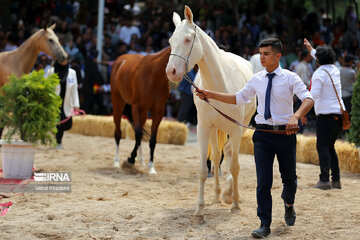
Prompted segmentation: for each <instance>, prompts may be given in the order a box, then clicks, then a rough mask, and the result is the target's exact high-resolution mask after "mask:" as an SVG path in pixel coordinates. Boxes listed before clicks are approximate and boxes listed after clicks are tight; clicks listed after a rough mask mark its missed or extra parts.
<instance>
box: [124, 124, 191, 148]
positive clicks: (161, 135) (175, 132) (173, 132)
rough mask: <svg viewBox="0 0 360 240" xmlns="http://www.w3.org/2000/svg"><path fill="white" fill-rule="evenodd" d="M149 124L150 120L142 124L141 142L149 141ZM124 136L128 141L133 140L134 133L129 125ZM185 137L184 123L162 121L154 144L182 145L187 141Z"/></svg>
mask: <svg viewBox="0 0 360 240" xmlns="http://www.w3.org/2000/svg"><path fill="white" fill-rule="evenodd" d="M151 123H152V120H151V119H148V120H146V122H145V124H144V129H145V131H146V132H144V134H143V138H142V140H143V141H149V140H150V134H151ZM126 136H128V138H130V139H133V140H134V139H135V133H134V130H133V129H132V127H131V126H130V124H129V126H128V127H127V131H126ZM187 136H188V128H187V126H186V125H185V124H184V123H180V122H176V121H167V120H162V121H161V123H160V125H159V128H158V132H157V136H156V142H158V143H167V144H176V145H184V144H185V142H186V140H187Z"/></svg>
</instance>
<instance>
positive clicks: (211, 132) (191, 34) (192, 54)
mask: <svg viewBox="0 0 360 240" xmlns="http://www.w3.org/2000/svg"><path fill="white" fill-rule="evenodd" d="M184 15H185V19H184V20H183V21H181V19H180V16H179V15H178V14H177V13H174V14H173V22H174V24H175V27H176V28H175V31H174V33H173V35H172V37H171V38H170V40H169V42H170V45H171V55H170V58H169V62H168V64H167V67H166V73H167V76H168V78H169V80H171V81H173V82H179V81H180V80H181V79H182V77H183V75H184V74H185V73H186V71H187V70H188V69H191V68H192V67H193V66H194V65H195V64H197V65H198V66H199V69H200V71H199V74H198V77H197V80H196V84H198V86H199V87H200V88H204V89H208V90H215V91H218V92H224V93H235V92H237V91H238V90H240V89H242V88H243V87H244V85H245V84H246V82H247V81H248V80H249V79H250V78H251V77H252V75H253V72H252V67H251V64H250V63H249V61H247V60H245V59H243V58H241V57H239V56H237V55H235V54H232V53H229V52H224V51H223V50H221V49H219V48H218V47H217V45H216V44H215V42H214V41H213V40H212V39H211V38H210V37H209V36H208V35H207V34H206V33H205V32H204V31H202V30H201V29H200V28H199V27H198V26H197V25H196V24H195V23H194V22H193V14H192V12H191V9H190V8H189V7H187V6H185V10H184ZM187 68H188V69H187ZM194 101H195V105H196V108H197V117H198V125H197V137H198V142H199V146H200V154H201V155H200V169H199V172H198V178H199V196H198V202H197V208H196V211H195V213H194V216H195V218H197V221H199V222H202V221H203V218H204V213H203V210H204V206H205V201H204V184H205V180H206V178H207V167H206V157H207V150H208V144H209V143H210V144H211V159H212V160H213V161H214V175H215V196H214V200H213V202H214V203H218V202H220V192H221V189H220V182H219V159H220V151H219V149H218V144H217V142H218V139H217V129H220V130H222V131H224V132H226V133H227V134H229V139H228V140H227V141H226V143H225V157H226V159H227V161H228V162H227V166H228V170H229V171H228V174H229V176H228V178H227V180H228V182H229V186H228V188H227V189H226V190H225V192H224V193H223V200H224V202H226V203H228V204H230V203H232V206H231V211H232V212H233V211H235V210H238V209H239V192H238V174H239V162H238V153H239V148H240V141H241V137H242V135H243V133H244V129H243V128H242V127H239V126H237V125H235V124H234V123H232V122H230V121H228V120H226V119H225V118H224V117H223V116H221V115H220V114H219V113H218V112H216V111H215V110H214V109H213V108H212V107H211V106H210V105H209V104H207V103H206V102H205V101H202V100H200V99H199V98H198V97H196V96H195V95H194ZM211 103H212V104H213V105H214V106H215V107H217V108H218V109H220V110H221V111H223V112H224V113H225V114H227V115H228V116H230V117H232V118H234V119H236V120H238V121H240V122H242V123H245V124H248V123H249V122H250V119H251V117H252V115H253V114H254V112H255V108H256V99H255V98H254V99H253V100H252V101H251V102H249V103H248V104H246V105H230V104H225V103H221V102H219V101H216V100H213V99H212V100H211Z"/></svg>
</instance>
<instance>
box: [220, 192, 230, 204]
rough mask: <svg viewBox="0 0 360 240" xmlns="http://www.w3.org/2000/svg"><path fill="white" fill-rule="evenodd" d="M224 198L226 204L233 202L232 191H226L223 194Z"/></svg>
mask: <svg viewBox="0 0 360 240" xmlns="http://www.w3.org/2000/svg"><path fill="white" fill-rule="evenodd" d="M222 199H223V201H224V202H225V203H226V204H232V202H233V201H232V193H229V192H227V191H225V192H224V193H223V195H222Z"/></svg>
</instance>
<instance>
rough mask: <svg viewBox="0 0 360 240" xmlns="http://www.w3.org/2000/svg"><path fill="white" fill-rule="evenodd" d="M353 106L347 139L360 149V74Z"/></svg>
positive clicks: (353, 97) (352, 100) (354, 93)
mask: <svg viewBox="0 0 360 240" xmlns="http://www.w3.org/2000/svg"><path fill="white" fill-rule="evenodd" d="M351 105H352V107H351V128H350V130H349V133H348V134H347V135H346V139H347V140H348V141H349V142H352V143H355V145H356V146H357V147H360V74H359V75H358V77H357V81H356V82H355V83H354V90H353V96H352V99H351Z"/></svg>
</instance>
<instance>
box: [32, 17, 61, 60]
mask: <svg viewBox="0 0 360 240" xmlns="http://www.w3.org/2000/svg"><path fill="white" fill-rule="evenodd" d="M54 28H55V24H53V25H52V26H51V27H45V28H44V29H42V30H40V31H42V37H40V38H39V42H38V46H39V50H40V51H42V52H45V53H46V54H48V55H50V56H52V57H53V58H54V59H55V60H56V61H58V62H64V61H65V60H66V59H67V53H66V52H65V50H64V49H63V47H62V46H61V44H60V42H59V38H58V37H57V36H56V34H55V32H54ZM40 34H41V33H40Z"/></svg>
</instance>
